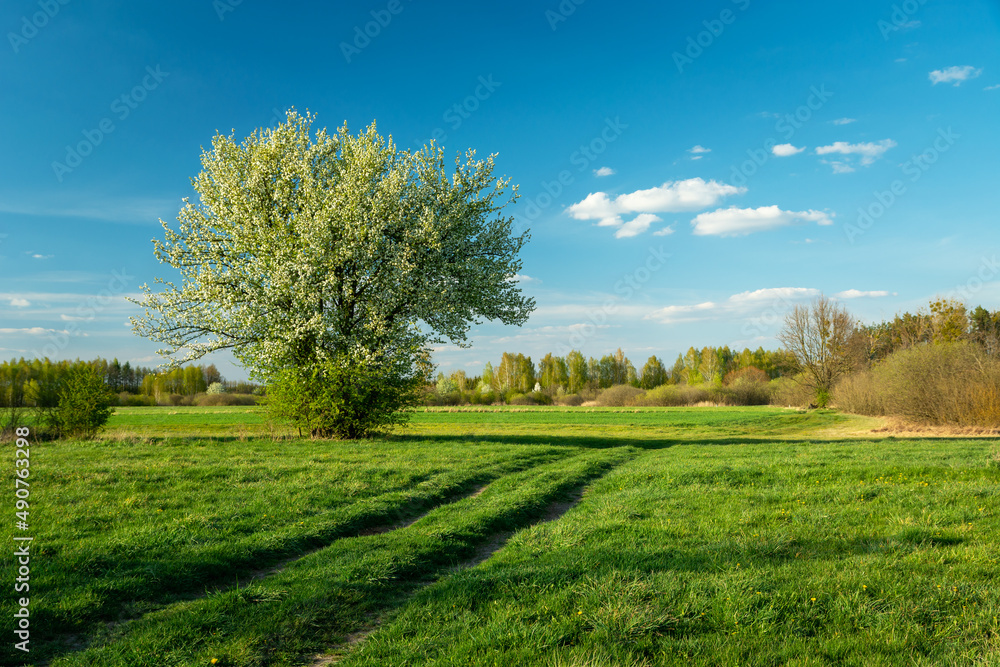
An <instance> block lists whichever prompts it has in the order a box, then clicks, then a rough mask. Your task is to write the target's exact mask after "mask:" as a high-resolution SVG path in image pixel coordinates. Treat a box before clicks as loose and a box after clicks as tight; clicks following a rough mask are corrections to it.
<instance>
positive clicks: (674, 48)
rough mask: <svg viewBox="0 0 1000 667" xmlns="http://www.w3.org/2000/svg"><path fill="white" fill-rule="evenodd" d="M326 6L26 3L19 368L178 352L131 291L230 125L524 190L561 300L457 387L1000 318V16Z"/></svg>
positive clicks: (764, 8)
mask: <svg viewBox="0 0 1000 667" xmlns="http://www.w3.org/2000/svg"><path fill="white" fill-rule="evenodd" d="M314 4H315V3H307V2H294V1H290V2H281V3H278V2H263V1H262V0H242V1H239V0H215V1H213V0H197V1H194V0H191V1H186V0H182V1H178V2H171V3H158V4H156V5H153V4H151V3H126V2H102V3H86V2H82V1H80V0H77V1H76V2H72V1H70V0H61V1H60V0H41V1H39V0H35V1H34V2H24V1H20V0H11V1H10V2H5V3H3V6H2V8H0V28H2V31H3V34H4V40H3V43H2V44H0V84H2V90H3V91H4V96H5V98H6V100H7V103H6V104H4V105H3V106H2V107H0V119H2V125H3V127H5V128H7V131H6V132H4V133H3V134H2V135H0V146H2V151H3V155H4V157H5V159H4V160H2V162H0V357H4V358H10V357H18V356H22V355H23V356H35V355H43V356H49V357H52V358H56V359H60V358H77V357H81V358H92V357H95V356H99V355H100V356H104V357H108V358H110V357H115V356H117V357H118V358H119V359H121V360H126V359H128V360H130V361H132V362H133V363H142V364H146V365H154V364H155V363H157V357H156V356H155V351H156V347H157V346H156V345H155V344H153V343H150V342H148V341H144V340H142V339H138V338H136V337H134V336H133V335H132V334H131V330H130V328H129V327H128V326H126V321H127V318H128V316H129V315H131V314H134V313H135V309H134V307H133V306H130V305H129V304H128V303H126V302H125V301H124V299H123V297H124V296H125V295H129V294H134V293H136V292H137V291H138V288H139V286H140V285H141V284H142V283H145V282H149V283H152V282H153V279H154V278H155V277H157V276H165V277H170V275H171V274H170V273H169V272H168V271H167V268H166V267H164V266H162V265H160V264H158V263H157V262H156V260H155V258H154V257H153V253H152V244H151V243H150V240H151V239H152V238H153V237H160V236H161V235H162V230H161V229H160V227H159V223H158V222H157V220H158V218H163V219H164V220H168V221H172V220H174V218H175V216H176V213H177V211H178V210H179V208H180V202H181V198H182V197H185V196H189V195H191V194H192V193H191V188H190V178H191V177H193V176H194V175H195V174H196V173H197V171H198V169H199V155H200V150H201V147H202V146H207V145H209V144H210V142H211V138H212V136H213V135H214V134H215V133H216V131H221V132H223V133H226V134H228V133H229V132H230V131H234V132H235V133H236V135H237V136H238V137H244V136H246V135H248V134H249V133H250V132H251V131H252V130H253V129H254V128H257V127H261V126H269V125H274V124H276V123H277V122H278V120H279V118H280V117H282V115H283V112H284V110H285V109H287V108H289V107H292V106H294V107H296V108H297V109H299V110H300V111H304V110H307V109H308V110H310V111H312V112H313V113H315V114H316V115H317V117H318V123H319V125H320V126H327V127H330V128H331V129H332V128H335V127H337V126H339V125H341V124H342V123H343V122H345V121H346V123H347V124H348V126H349V127H350V128H351V129H352V130H354V131H358V130H360V129H361V128H363V127H364V126H366V125H367V124H369V123H370V122H371V121H372V120H377V122H378V127H379V130H380V131H381V132H382V133H384V134H391V135H393V137H394V139H395V140H396V142H397V143H399V144H401V145H403V146H412V147H418V146H419V145H422V144H423V143H424V142H426V141H427V140H428V139H430V138H431V137H432V136H436V137H437V138H439V139H440V140H441V142H442V143H443V145H444V147H445V149H446V150H447V151H448V152H449V153H451V154H454V153H458V152H464V151H465V150H466V149H467V148H475V149H476V150H477V151H478V152H479V153H480V154H481V155H486V154H490V153H497V154H498V157H497V166H498V170H499V171H501V172H502V173H504V174H506V175H508V176H510V177H511V179H512V180H513V182H514V183H516V184H518V185H519V191H520V194H521V195H522V197H521V199H520V201H519V202H518V203H517V204H516V205H515V206H513V207H511V208H510V209H509V212H510V214H511V215H513V216H515V217H516V218H517V221H518V226H519V228H522V229H523V228H530V229H531V236H532V239H531V242H530V243H529V244H528V246H527V247H526V249H525V251H524V253H523V259H524V267H523V271H522V274H523V275H522V276H521V280H522V284H523V286H524V289H525V290H526V291H527V292H528V293H530V294H531V295H533V296H534V297H535V298H536V300H537V303H538V309H537V311H536V312H535V313H534V314H533V316H532V317H531V319H530V321H529V322H528V323H527V324H526V325H525V326H524V327H521V328H516V327H506V326H502V325H499V324H493V323H484V324H482V325H479V326H476V327H474V329H473V335H472V341H473V347H472V348H471V349H462V350H459V349H456V348H454V347H449V346H445V347H442V348H440V349H438V350H437V351H436V353H435V358H436V360H437V361H438V362H439V364H440V365H441V368H442V369H443V370H452V369H457V368H464V369H466V370H467V372H469V373H470V374H477V373H478V372H479V371H480V370H481V368H482V365H483V363H484V362H486V361H494V362H496V361H497V360H498V359H499V357H500V354H501V353H502V352H503V351H504V350H510V351H519V352H524V353H525V354H529V355H531V356H532V357H534V358H535V359H536V360H537V358H539V357H540V356H542V355H544V354H545V353H546V352H548V351H555V352H565V351H566V350H568V349H569V348H570V347H574V348H578V349H582V350H583V351H584V353H585V354H588V355H594V356H599V355H602V354H605V353H607V352H609V351H612V350H613V349H615V348H617V347H619V346H621V347H623V348H624V349H625V351H626V353H627V354H628V355H629V356H630V357H631V358H632V359H633V361H634V362H635V363H636V365H637V366H638V365H641V363H642V362H643V361H644V360H645V359H646V358H647V357H648V356H650V355H652V354H656V355H658V356H661V357H663V358H664V360H665V361H667V362H668V363H669V362H670V361H672V360H673V358H674V357H675V356H676V355H677V353H678V352H681V351H684V350H686V349H687V348H688V347H689V346H691V345H698V346H703V345H730V346H739V347H743V346H750V347H757V346H759V345H763V346H764V347H776V343H775V341H774V336H775V335H776V333H777V332H778V330H779V329H780V322H781V318H782V316H783V315H784V313H785V312H786V311H787V310H788V309H789V308H790V307H791V306H792V305H793V304H795V303H802V302H805V301H807V300H808V299H810V298H812V297H813V296H815V295H816V294H819V293H820V292H822V293H825V294H826V295H828V296H834V295H836V296H837V297H838V298H840V299H842V300H843V302H844V303H845V305H847V307H848V308H849V310H850V311H851V312H852V313H854V314H855V315H856V316H857V317H859V318H860V319H862V320H866V321H871V320H878V319H881V318H885V317H891V316H892V315H893V314H895V313H897V312H900V311H903V310H914V309H916V308H919V307H920V306H921V305H925V304H926V303H927V302H928V301H929V300H930V299H931V298H933V297H935V296H938V295H951V296H957V297H959V298H962V299H963V300H965V301H967V302H968V303H969V304H970V305H977V304H983V305H985V306H987V307H989V308H991V309H998V308H1000V265H997V264H996V260H995V253H996V250H997V246H998V243H997V241H998V238H1000V230H998V226H997V224H996V223H997V221H998V214H997V211H998V203H1000V188H998V187H997V177H998V176H1000V170H998V168H997V164H998V163H997V155H998V149H1000V125H998V123H997V118H1000V57H998V56H1000V39H998V38H1000V3H998V2H996V1H995V0H993V1H990V2H984V1H977V0H970V1H967V2H947V1H944V0H926V1H924V2H921V1H920V0H908V1H907V2H899V1H898V0H896V1H893V2H890V1H886V2H872V1H871V0H867V1H865V2H861V1H858V0H846V1H844V2H840V3H818V4H817V3H793V2H766V3H765V2H762V1H760V0H719V1H715V2H703V3H680V2H664V3H611V2H606V1H604V0H563V1H562V2H559V1H558V0H550V1H549V2H544V1H543V2H509V3H502V4H500V3H494V4H492V5H490V6H479V4H480V3H459V2H450V1H449V2H438V3H421V2H414V1H412V0H392V1H390V0H376V1H372V2H368V1H365V2H352V3H341V4H346V5H348V6H346V7H345V6H330V7H322V8H318V7H316V6H314ZM95 5H97V6H96V7H95ZM366 31H367V33H368V34H367V35H366V34H365V32H366ZM211 361H214V362H216V363H217V364H218V365H219V366H220V368H221V369H222V370H223V373H224V374H226V375H227V377H230V378H232V379H237V378H242V377H245V376H246V372H245V371H244V370H242V369H240V368H238V367H236V366H234V365H233V363H232V361H231V357H229V356H228V355H226V354H219V355H216V356H214V357H212V358H211Z"/></svg>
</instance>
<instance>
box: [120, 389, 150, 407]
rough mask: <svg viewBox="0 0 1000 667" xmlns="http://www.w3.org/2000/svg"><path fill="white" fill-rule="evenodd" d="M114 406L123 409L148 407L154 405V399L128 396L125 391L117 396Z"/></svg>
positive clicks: (136, 395) (133, 395)
mask: <svg viewBox="0 0 1000 667" xmlns="http://www.w3.org/2000/svg"><path fill="white" fill-rule="evenodd" d="M115 405H119V406H121V407H124V408H138V407H150V406H154V405H156V399H154V398H153V397H152V396H143V395H142V394H130V393H128V392H127V391H123V392H121V393H119V394H118V397H117V400H116V401H115Z"/></svg>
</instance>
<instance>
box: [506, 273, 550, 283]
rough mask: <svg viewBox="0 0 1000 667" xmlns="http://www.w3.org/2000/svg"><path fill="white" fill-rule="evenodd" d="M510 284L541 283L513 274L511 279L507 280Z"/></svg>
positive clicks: (534, 279) (536, 279)
mask: <svg viewBox="0 0 1000 667" xmlns="http://www.w3.org/2000/svg"><path fill="white" fill-rule="evenodd" d="M508 280H509V281H510V282H512V283H540V282H542V281H541V280H539V279H538V278H532V277H531V276H525V275H522V274H520V273H515V274H514V275H513V276H512V277H510V278H508Z"/></svg>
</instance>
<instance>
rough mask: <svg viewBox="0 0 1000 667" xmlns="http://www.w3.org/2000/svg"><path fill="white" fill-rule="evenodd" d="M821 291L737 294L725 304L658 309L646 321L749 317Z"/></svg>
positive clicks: (804, 289) (803, 289)
mask: <svg viewBox="0 0 1000 667" xmlns="http://www.w3.org/2000/svg"><path fill="white" fill-rule="evenodd" d="M819 294H820V292H819V290H818V289H812V288H809V287H773V288H768V289H759V290H756V291H753V292H741V293H739V294H734V295H732V296H731V297H729V298H728V299H727V300H726V301H724V302H722V303H715V302H713V301H706V302H704V303H699V304H694V305H690V306H667V307H665V308H660V309H658V310H655V311H653V312H651V313H649V314H648V315H646V317H645V319H653V320H658V321H659V322H661V323H663V324H674V323H677V322H696V321H700V320H710V319H721V318H723V317H726V316H731V317H746V316H747V315H750V314H751V313H755V312H760V310H761V309H762V308H765V307H767V308H770V307H781V306H789V305H791V302H792V301H799V300H802V299H811V298H813V297H816V296H819Z"/></svg>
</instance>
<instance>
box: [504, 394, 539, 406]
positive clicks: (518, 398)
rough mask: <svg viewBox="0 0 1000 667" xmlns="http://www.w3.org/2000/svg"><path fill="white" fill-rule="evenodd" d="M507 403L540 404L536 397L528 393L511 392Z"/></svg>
mask: <svg viewBox="0 0 1000 667" xmlns="http://www.w3.org/2000/svg"><path fill="white" fill-rule="evenodd" d="M507 405H538V404H537V403H535V399H534V398H532V397H531V396H529V395H528V394H510V395H509V396H508V397H507Z"/></svg>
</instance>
